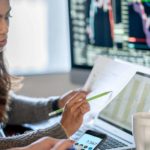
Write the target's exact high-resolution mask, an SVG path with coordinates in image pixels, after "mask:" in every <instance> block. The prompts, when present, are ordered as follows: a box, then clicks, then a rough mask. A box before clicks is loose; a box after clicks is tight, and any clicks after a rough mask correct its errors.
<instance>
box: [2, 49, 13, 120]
mask: <svg viewBox="0 0 150 150" xmlns="http://www.w3.org/2000/svg"><path fill="white" fill-rule="evenodd" d="M10 89H11V76H10V75H9V73H8V72H7V69H6V65H5V63H4V56H3V52H0V122H2V121H5V120H6V119H7V114H6V112H7V111H8V109H9V91H10Z"/></svg>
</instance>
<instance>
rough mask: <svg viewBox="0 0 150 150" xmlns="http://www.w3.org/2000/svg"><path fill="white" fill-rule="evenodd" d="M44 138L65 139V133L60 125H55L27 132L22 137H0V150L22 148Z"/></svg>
mask: <svg viewBox="0 0 150 150" xmlns="http://www.w3.org/2000/svg"><path fill="white" fill-rule="evenodd" d="M44 136H51V137H54V138H58V139H65V138H67V136H66V134H65V131H64V130H63V128H62V127H61V125H60V124H55V125H53V126H52V127H49V128H46V129H41V130H37V131H32V132H27V133H25V134H22V135H17V136H12V137H6V138H2V137H0V150H6V149H8V148H12V147H22V146H27V145H29V144H31V143H32V142H34V141H36V140H38V139H39V138H41V137H44Z"/></svg>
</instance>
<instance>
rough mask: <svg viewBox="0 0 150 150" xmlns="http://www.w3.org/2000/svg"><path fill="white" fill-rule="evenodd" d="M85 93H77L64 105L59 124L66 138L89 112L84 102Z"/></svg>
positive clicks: (77, 127) (75, 129) (87, 105)
mask: <svg viewBox="0 0 150 150" xmlns="http://www.w3.org/2000/svg"><path fill="white" fill-rule="evenodd" d="M86 95H87V93H86V92H84V91H78V92H76V93H75V94H73V96H72V97H70V100H68V102H67V103H66V105H65V108H64V112H63V115H62V119H61V124H62V126H63V128H64V130H65V132H66V134H67V135H68V136H71V135H72V134H73V133H75V132H76V131H77V130H78V129H79V127H80V126H81V124H82V122H83V116H84V114H85V113H86V112H88V111H89V110H90V107H89V104H88V102H87V100H86Z"/></svg>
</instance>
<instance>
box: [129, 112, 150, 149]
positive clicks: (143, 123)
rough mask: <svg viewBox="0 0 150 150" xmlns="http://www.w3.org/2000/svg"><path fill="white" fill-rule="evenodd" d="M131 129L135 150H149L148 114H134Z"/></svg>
mask: <svg viewBox="0 0 150 150" xmlns="http://www.w3.org/2000/svg"><path fill="white" fill-rule="evenodd" d="M132 128H133V135H134V140H135V145H136V150H150V113H149V112H139V113H136V114H134V115H133V125H132Z"/></svg>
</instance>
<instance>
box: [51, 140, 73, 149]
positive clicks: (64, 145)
mask: <svg viewBox="0 0 150 150" xmlns="http://www.w3.org/2000/svg"><path fill="white" fill-rule="evenodd" d="M73 144H74V141H72V140H61V141H60V142H58V143H57V144H56V145H55V146H54V147H53V148H52V149H51V150H67V149H68V148H70V147H71V146H72V145H73Z"/></svg>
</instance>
